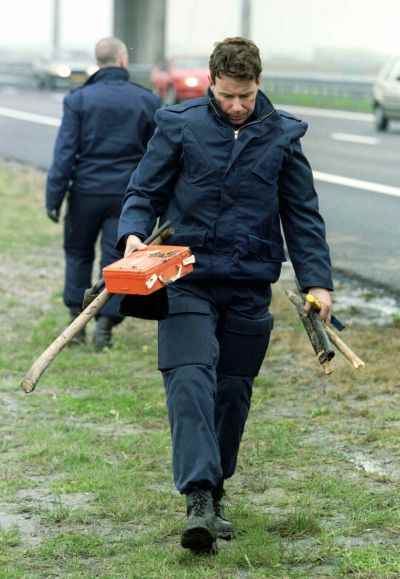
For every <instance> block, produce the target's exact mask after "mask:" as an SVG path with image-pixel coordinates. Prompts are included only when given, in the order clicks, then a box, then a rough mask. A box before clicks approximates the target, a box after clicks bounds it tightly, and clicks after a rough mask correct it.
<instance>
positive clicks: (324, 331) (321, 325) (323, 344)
mask: <svg viewBox="0 0 400 579" xmlns="http://www.w3.org/2000/svg"><path fill="white" fill-rule="evenodd" d="M286 295H287V296H288V298H289V300H290V301H291V302H292V304H293V305H294V307H295V308H296V311H297V313H298V315H299V318H300V320H301V322H302V324H303V326H304V329H305V330H306V332H307V335H308V337H309V339H310V342H311V345H312V347H313V349H314V352H315V354H316V356H317V359H318V361H319V363H320V364H321V366H322V368H323V370H324V373H325V374H331V373H332V372H333V368H332V366H331V360H332V358H333V357H334V356H335V353H336V352H335V349H334V346H335V347H336V348H337V350H338V351H339V352H340V353H341V354H343V356H344V357H345V359H346V360H347V361H348V362H349V363H350V364H351V365H352V367H353V368H355V369H358V368H363V367H364V366H365V362H363V360H361V358H360V357H359V356H357V354H356V353H355V352H353V350H352V349H351V348H350V347H349V346H348V345H347V344H346V343H345V342H344V340H343V339H342V338H341V337H339V335H338V334H337V332H336V330H335V329H334V327H333V325H332V323H330V322H323V321H322V320H321V319H320V317H319V313H318V312H319V309H320V305H319V304H318V300H317V299H316V298H315V297H314V296H313V295H311V294H307V295H306V296H305V297H303V295H302V294H301V292H299V291H296V292H294V291H292V290H286ZM306 301H307V302H308V303H310V305H311V309H310V311H309V312H308V313H306V312H305V311H304V304H305V302H306ZM336 325H337V326H338V327H340V326H341V324H340V322H338V321H337V323H336ZM342 327H343V326H342Z"/></svg>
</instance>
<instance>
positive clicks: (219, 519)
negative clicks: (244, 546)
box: [212, 483, 235, 541]
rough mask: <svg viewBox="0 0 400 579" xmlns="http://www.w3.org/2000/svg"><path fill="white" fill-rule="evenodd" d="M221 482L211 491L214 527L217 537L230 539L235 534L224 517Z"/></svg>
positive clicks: (230, 524)
mask: <svg viewBox="0 0 400 579" xmlns="http://www.w3.org/2000/svg"><path fill="white" fill-rule="evenodd" d="M224 494H225V493H224V487H223V483H220V484H219V485H218V486H217V487H216V488H214V489H213V491H212V498H213V506H214V513H215V528H216V530H217V536H218V538H219V539H225V541H230V540H231V539H233V537H234V536H235V530H234V528H233V525H232V523H231V522H230V521H228V520H227V519H226V518H225V508H224V503H223V500H222V497H223V496H224Z"/></svg>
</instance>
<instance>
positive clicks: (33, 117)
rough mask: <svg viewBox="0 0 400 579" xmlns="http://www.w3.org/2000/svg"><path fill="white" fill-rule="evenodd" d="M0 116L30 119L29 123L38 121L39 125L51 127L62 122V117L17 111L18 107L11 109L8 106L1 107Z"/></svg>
mask: <svg viewBox="0 0 400 579" xmlns="http://www.w3.org/2000/svg"><path fill="white" fill-rule="evenodd" d="M0 116H2V117H7V118H9V119H17V120H18V121H28V122H29V123H36V124H39V125H48V126H50V127H59V126H60V122H61V121H60V119H57V118H56V117H48V116H45V115H38V114H36V113H27V112H25V111H17V110H16V109H9V108H6V107H0Z"/></svg>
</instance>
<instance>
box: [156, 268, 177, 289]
mask: <svg viewBox="0 0 400 579" xmlns="http://www.w3.org/2000/svg"><path fill="white" fill-rule="evenodd" d="M181 274H182V264H180V265H178V266H177V272H176V274H175V275H174V276H172V277H170V278H169V279H165V278H164V276H163V275H162V274H161V273H160V275H159V276H158V279H159V280H160V282H161V283H163V284H164V285H168V284H169V283H173V282H174V281H176V280H177V279H179V278H180V277H181Z"/></svg>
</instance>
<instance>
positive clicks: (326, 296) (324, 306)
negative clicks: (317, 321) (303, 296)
mask: <svg viewBox="0 0 400 579" xmlns="http://www.w3.org/2000/svg"><path fill="white" fill-rule="evenodd" d="M308 293H309V294H311V295H312V296H313V297H314V298H315V300H316V304H317V305H318V306H319V308H320V310H319V317H320V318H321V320H324V321H325V322H329V321H330V319H331V313H332V299H331V294H330V292H329V291H328V290H326V289H323V288H320V287H312V288H310V289H309V290H308ZM312 307H313V306H312V304H311V303H309V302H306V303H305V304H304V311H305V312H306V313H308V312H309V311H310V310H311V308H312Z"/></svg>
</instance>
